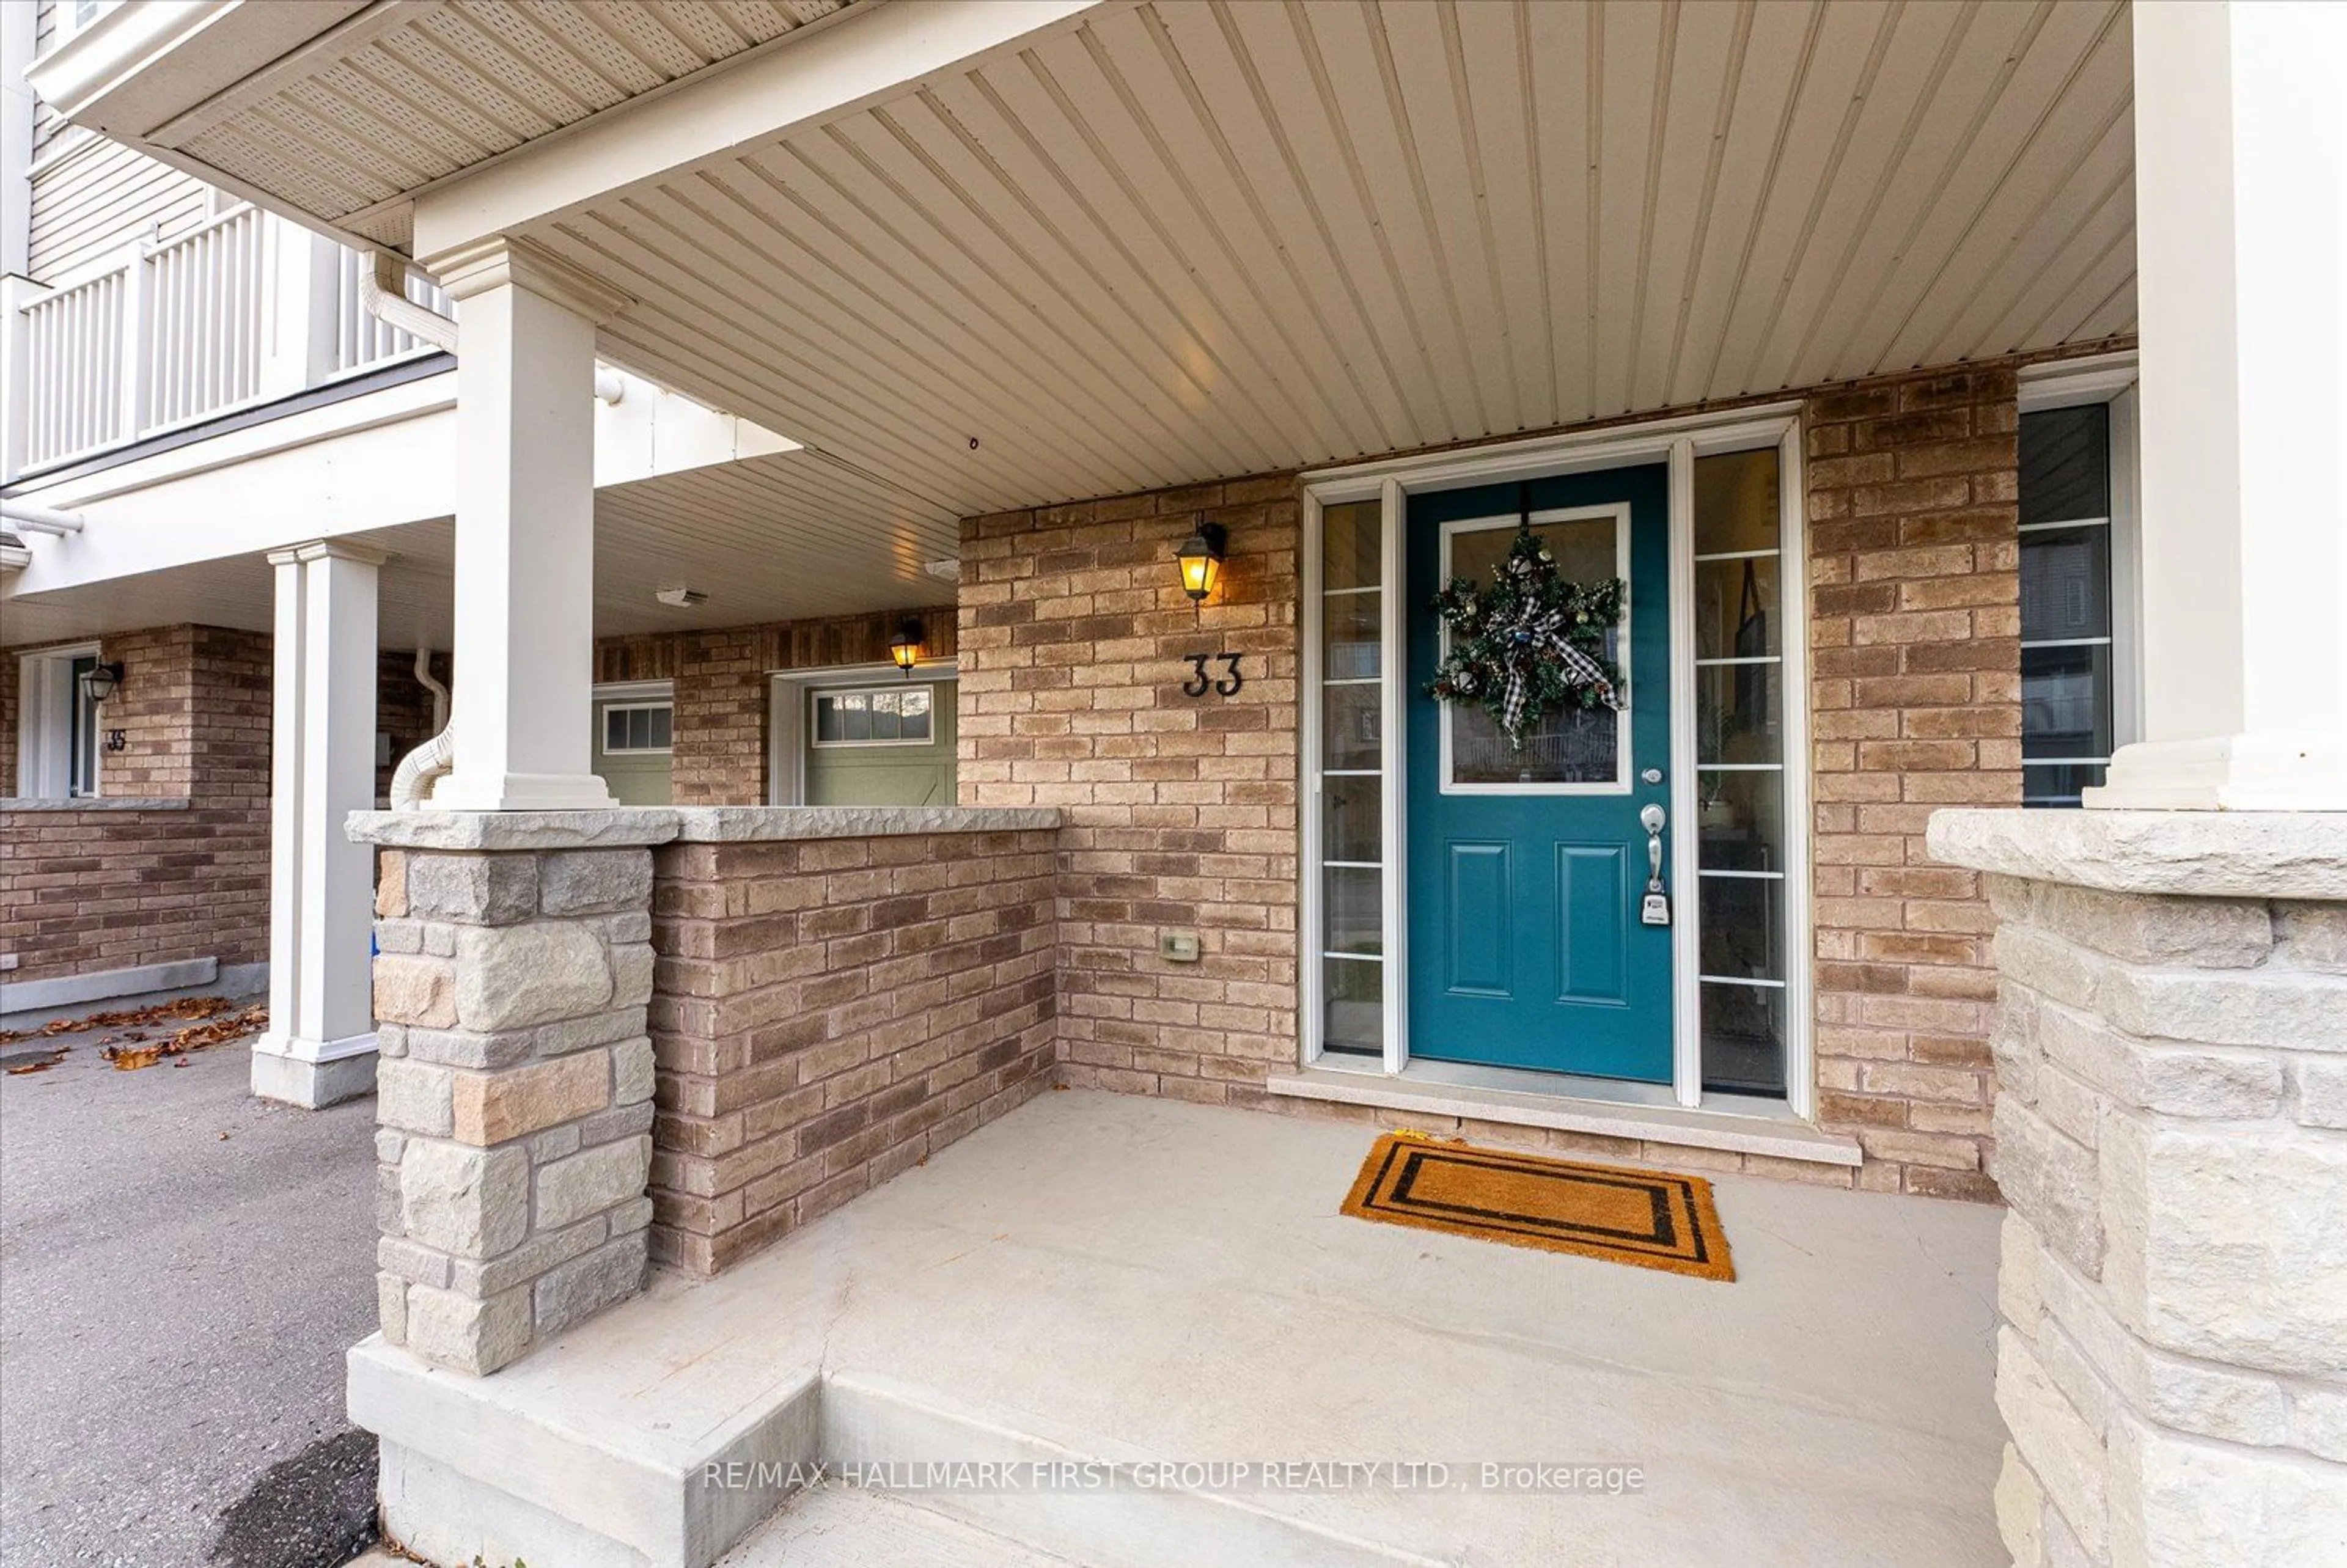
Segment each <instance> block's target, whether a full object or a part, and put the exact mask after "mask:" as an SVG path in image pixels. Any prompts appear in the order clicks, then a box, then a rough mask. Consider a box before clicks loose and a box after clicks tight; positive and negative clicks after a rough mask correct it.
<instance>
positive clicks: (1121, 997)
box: [959, 475, 1299, 1102]
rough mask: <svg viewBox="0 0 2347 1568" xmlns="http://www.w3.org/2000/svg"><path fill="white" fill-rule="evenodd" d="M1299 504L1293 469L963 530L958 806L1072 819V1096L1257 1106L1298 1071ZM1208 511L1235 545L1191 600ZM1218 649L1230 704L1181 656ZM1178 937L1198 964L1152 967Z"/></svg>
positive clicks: (1066, 1050)
mask: <svg viewBox="0 0 2347 1568" xmlns="http://www.w3.org/2000/svg"><path fill="white" fill-rule="evenodd" d="M1202 517H1203V518H1204V519H1206V520H1208V521H1214V522H1220V523H1221V524H1223V525H1224V526H1225V528H1227V529H1228V530H1229V535H1230V548H1231V552H1232V553H1231V558H1230V559H1229V561H1228V563H1227V564H1226V566H1225V573H1224V579H1223V587H1222V589H1221V590H1220V591H1219V592H1218V593H1217V594H1216V596H1215V598H1214V601H1213V602H1212V603H1210V604H1208V605H1206V606H1204V608H1203V610H1194V609H1193V607H1192V606H1191V604H1190V601H1189V600H1187V599H1185V598H1184V596H1183V594H1182V592H1181V589H1180V588H1179V587H1178V586H1177V584H1176V583H1175V580H1174V573H1173V548H1174V547H1175V546H1176V545H1177V544H1179V543H1180V542H1181V541H1182V540H1183V539H1184V538H1186V537H1188V535H1189V533H1190V531H1191V529H1192V528H1194V526H1195V524H1196V523H1197V522H1198V521H1199V520H1200V518H1202ZM1298 528H1299V518H1298V510H1297V501H1296V484H1295V480H1294V478H1293V477H1289V476H1284V475H1282V476H1271V477H1264V478H1258V479H1248V480H1243V481H1238V482H1234V483H1230V484H1219V485H1204V486H1194V487H1189V488H1186V489H1180V490H1166V491H1161V492H1158V493H1156V494H1153V495H1142V496H1128V497H1120V498H1117V499H1113V500H1105V501H1096V502H1087V503H1083V504H1081V505H1078V506H1067V507H1044V508H1041V509H1040V510H1034V511H1022V512H1010V513H1004V514H1001V515H999V516H994V517H986V518H974V519H972V520H970V521H968V522H966V523H964V524H963V525H962V593H961V710H960V713H959V723H960V726H961V729H960V759H959V764H960V780H961V784H960V791H961V801H962V804H965V805H1051V806H1060V807H1062V808H1064V820H1065V823H1066V825H1065V826H1064V827H1063V828H1062V829H1061V855H1062V866H1061V873H1062V874H1061V887H1060V928H1061V943H1062V949H1061V970H1060V1015H1061V1016H1060V1036H1061V1051H1062V1055H1063V1058H1064V1064H1063V1067H1062V1074H1063V1076H1064V1077H1065V1079H1066V1080H1067V1081H1069V1082H1071V1083H1073V1084H1077V1085H1080V1086H1090V1087H1101V1088H1110V1089H1124V1090H1133V1091H1142V1092H1148V1093H1159V1094H1169V1095H1174V1096H1178V1097H1180V1098H1184V1099H1192V1100H1204V1101H1248V1102H1252V1101H1256V1100H1260V1099H1261V1098H1262V1092H1263V1091H1262V1090H1261V1088H1260V1085H1261V1083H1262V1081H1263V1080H1264V1077H1265V1075H1266V1071H1268V1070H1270V1069H1271V1068H1272V1067H1274V1066H1286V1065H1290V1064H1292V1063H1293V1062H1294V1061H1295V1059H1296V856H1297V852H1298V845H1297V837H1296V723H1297V719H1296V714H1297V708H1296V599H1297V591H1298V589H1297V583H1298V579H1297V576H1296V569H1297V568H1296V549H1297V538H1298ZM1221 651H1230V652H1235V653H1238V654H1239V655H1240V656H1241V658H1242V661H1243V662H1242V665H1241V670H1242V672H1243V674H1244V675H1245V686H1244V687H1243V688H1242V690H1241V691H1240V692H1239V694H1238V695H1237V696H1235V697H1234V698H1229V699H1224V698H1221V697H1216V696H1209V697H1207V698H1204V699H1203V700H1201V699H1193V698H1190V697H1185V696H1184V695H1183V694H1182V691H1181V687H1182V684H1183V682H1184V681H1185V680H1187V679H1188V678H1189V677H1190V673H1191V670H1190V666H1189V665H1188V664H1186V663H1185V662H1184V656H1185V655H1188V654H1192V653H1214V652H1221ZM1216 672H1217V673H1219V672H1220V669H1219V666H1217V667H1216ZM1169 927H1170V928H1175V929H1187V930H1194V931H1195V932H1197V933H1198V935H1199V937H1200V938H1201V943H1202V946H1203V948H1204V953H1203V957H1202V958H1201V959H1200V961H1198V962H1196V963H1184V964H1176V963H1171V962H1168V961H1166V960H1165V959H1163V958H1160V957H1158V954H1157V939H1158V933H1159V932H1160V931H1161V930H1163V929H1166V928H1169Z"/></svg>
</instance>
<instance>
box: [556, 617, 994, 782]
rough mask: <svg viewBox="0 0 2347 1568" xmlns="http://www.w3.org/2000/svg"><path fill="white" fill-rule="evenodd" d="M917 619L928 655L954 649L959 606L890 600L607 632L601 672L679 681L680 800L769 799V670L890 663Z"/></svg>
mask: <svg viewBox="0 0 2347 1568" xmlns="http://www.w3.org/2000/svg"><path fill="white" fill-rule="evenodd" d="M908 619H909V620H918V621H919V622H920V623H921V653H922V657H923V658H927V659H948V658H951V657H953V654H954V651H955V647H956V643H955V627H954V612H953V610H950V609H938V610H889V611H882V612H876V613H874V614H870V615H847V616H837V617H833V618H830V619H827V620H791V621H775V622H770V623H767V624H764V625H758V626H735V627H725V628H722V629H720V630H712V631H678V632H671V633H667V634H664V635H661V636H651V637H644V636H638V637H612V638H606V639H604V640H602V641H600V642H598V643H597V644H596V645H595V679H596V680H597V681H599V682H601V681H614V682H615V681H673V682H675V683H676V718H675V732H674V733H675V741H674V750H673V753H672V754H671V775H670V778H671V790H672V791H673V795H672V798H673V799H674V800H675V802H676V804H679V805H764V804H765V803H766V761H767V736H766V721H767V702H768V682H767V679H766V678H767V676H769V675H770V674H772V673H773V672H774V671H778V670H819V669H825V668H828V667H832V666H835V665H843V664H885V663H887V661H888V640H889V639H890V638H892V637H894V636H895V635H896V634H897V627H898V625H899V624H900V623H902V622H903V621H905V620H908Z"/></svg>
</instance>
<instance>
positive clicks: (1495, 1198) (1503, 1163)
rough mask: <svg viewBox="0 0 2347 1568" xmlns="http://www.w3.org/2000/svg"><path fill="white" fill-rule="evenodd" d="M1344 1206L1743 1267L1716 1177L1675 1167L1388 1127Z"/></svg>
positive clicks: (1501, 1236) (1611, 1252)
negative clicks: (1478, 1144)
mask: <svg viewBox="0 0 2347 1568" xmlns="http://www.w3.org/2000/svg"><path fill="white" fill-rule="evenodd" d="M1345 1213H1347V1214H1358V1215H1359V1216H1360V1217H1361V1218H1362V1219H1365V1220H1382V1221H1384V1222H1385V1223H1386V1224H1387V1225H1416V1226H1417V1227H1419V1229H1420V1230H1430V1231H1449V1232H1450V1233H1451V1234H1452V1235H1470V1236H1480V1237H1481V1238H1482V1239H1483V1240H1485V1241H1501V1242H1507V1243H1509V1244H1510V1245H1514V1246H1537V1247H1545V1248H1546V1249H1547V1250H1549V1251H1550V1252H1570V1253H1577V1254H1579V1255H1581V1256H1583V1257H1602V1258H1604V1259H1605V1260H1607V1261H1608V1262H1610V1263H1628V1264H1635V1265H1636V1266H1638V1267H1640V1268H1661V1269H1668V1270H1669V1271H1670V1272H1671V1273H1673V1274H1692V1275H1694V1276H1696V1277H1697V1278H1699V1279H1734V1278H1735V1277H1736V1265H1735V1263H1734V1261H1733V1260H1732V1259H1730V1258H1729V1256H1728V1254H1727V1234H1726V1233H1725V1232H1723V1231H1722V1230H1721V1229H1720V1228H1719V1211H1718V1210H1717V1208H1715V1207H1714V1206H1713V1205H1712V1201H1711V1184H1710V1183H1709V1182H1706V1181H1705V1180H1704V1179H1703V1178H1702V1177H1701V1176H1681V1175H1676V1174H1674V1173H1670V1172H1668V1171H1633V1170H1628V1169H1625V1168H1624V1167H1622V1166H1619V1165H1583V1164H1579V1163H1574V1162H1573V1161H1570V1160H1549V1159H1543V1158H1542V1157H1541V1156H1540V1155H1538V1154H1517V1153H1510V1152H1508V1151H1505V1150H1501V1149H1478V1148H1475V1147H1473V1146H1471V1145H1470V1144H1466V1143H1444V1142H1439V1141H1437V1140H1435V1139H1431V1138H1429V1137H1427V1136H1426V1135H1425V1134H1423V1133H1418V1132H1389V1133H1387V1134H1386V1135H1385V1136H1384V1137H1382V1138H1380V1139H1378V1141H1377V1144H1376V1146H1375V1147H1374V1148H1372V1149H1370V1151H1369V1157H1368V1160H1367V1161H1365V1162H1363V1163H1362V1165H1361V1173H1360V1175H1359V1176H1358V1178H1357V1179H1356V1180H1355V1181H1354V1183H1353V1190H1352V1192H1351V1193H1349V1194H1347V1195H1346V1198H1345Z"/></svg>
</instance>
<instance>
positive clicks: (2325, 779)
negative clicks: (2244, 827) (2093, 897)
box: [2086, 0, 2347, 811]
mask: <svg viewBox="0 0 2347 1568" xmlns="http://www.w3.org/2000/svg"><path fill="white" fill-rule="evenodd" d="M2134 23H2135V72H2136V84H2135V86H2136V103H2135V128H2136V131H2135V135H2136V214H2137V217H2136V222H2137V279H2138V281H2137V292H2138V294H2139V297H2140V300H2141V314H2140V322H2141V333H2142V340H2143V350H2142V355H2143V393H2142V398H2143V456H2142V468H2143V551H2142V560H2143V595H2144V697H2145V702H2144V720H2145V723H2144V733H2145V737H2146V738H2145V740H2144V741H2143V743H2140V744H2137V745H2132V746H2127V747H2125V748H2123V749H2122V750H2121V751H2120V752H2119V753H2118V754H2117V756H2116V758H2115V759H2114V760H2113V762H2112V764H2111V770H2110V782H2109V784H2108V787H2106V788H2104V789H2099V790H2088V791H2087V792H2086V804H2088V805H2089V806H2098V807H2103V808H2120V807H2147V808H2155V809H2178V808H2181V809H2192V810H2234V811H2342V810H2347V462H2342V447H2347V116H2342V113H2341V104H2340V97H2339V70H2340V65H2341V62H2342V60H2347V7H2340V6H2325V5H2271V4H2253V5H2242V4H2213V3H2205V0H2195V3H2192V4H2176V5H2142V6H2137V8H2136V11H2135V15H2134Z"/></svg>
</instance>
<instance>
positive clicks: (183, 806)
mask: <svg viewBox="0 0 2347 1568" xmlns="http://www.w3.org/2000/svg"><path fill="white" fill-rule="evenodd" d="M193 804H195V802H193V801H191V800H190V799H189V798H188V797H187V796H186V795H169V794H159V795H76V796H74V797H73V798H71V799H68V800H60V799H56V798H55V797H52V796H48V795H8V796H6V797H5V798H0V811H185V810H187V809H188V808H189V807H190V806H191V805H193Z"/></svg>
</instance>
